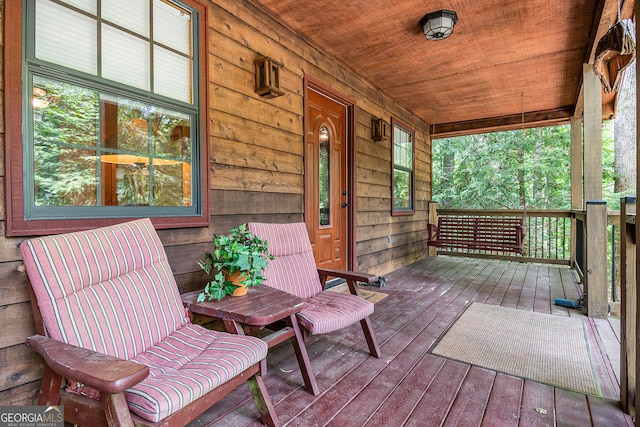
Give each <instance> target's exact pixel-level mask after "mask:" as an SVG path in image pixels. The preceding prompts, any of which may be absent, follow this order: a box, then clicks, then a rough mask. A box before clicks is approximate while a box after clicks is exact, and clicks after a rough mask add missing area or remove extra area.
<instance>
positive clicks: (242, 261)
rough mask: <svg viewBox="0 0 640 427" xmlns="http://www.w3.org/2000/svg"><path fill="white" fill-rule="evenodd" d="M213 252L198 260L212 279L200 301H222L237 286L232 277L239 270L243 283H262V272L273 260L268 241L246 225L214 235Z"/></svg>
mask: <svg viewBox="0 0 640 427" xmlns="http://www.w3.org/2000/svg"><path fill="white" fill-rule="evenodd" d="M213 247H214V250H213V253H212V252H209V251H207V252H205V254H204V258H203V259H202V260H201V261H199V262H198V265H199V266H200V268H202V269H203V270H204V271H205V272H206V273H207V274H209V276H210V277H211V280H210V281H209V282H208V283H207V284H206V286H205V287H204V290H203V291H202V292H201V293H200V295H198V299H197V301H198V302H201V301H205V300H206V301H210V300H213V299H217V300H221V299H222V298H224V297H225V296H226V295H230V294H232V293H233V291H234V290H235V289H236V288H237V286H236V285H234V284H233V283H232V282H231V281H230V280H228V277H229V276H230V275H231V274H233V273H234V272H236V271H240V272H241V276H242V277H243V279H242V280H241V281H240V283H242V284H243V285H245V286H247V287H249V286H260V284H262V282H263V281H264V276H262V272H263V270H264V269H265V268H267V266H268V265H269V260H273V259H274V257H273V255H271V254H269V244H268V242H266V241H264V240H261V239H260V238H258V237H257V236H254V235H253V234H252V233H251V232H250V231H249V230H248V229H247V225H246V224H242V225H240V226H239V227H236V228H233V229H231V230H230V232H229V234H227V235H221V236H219V235H216V234H214V235H213Z"/></svg>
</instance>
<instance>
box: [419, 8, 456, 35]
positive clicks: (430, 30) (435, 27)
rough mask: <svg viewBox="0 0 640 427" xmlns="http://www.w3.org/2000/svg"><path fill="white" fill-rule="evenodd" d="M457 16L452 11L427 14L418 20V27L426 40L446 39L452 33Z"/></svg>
mask: <svg viewBox="0 0 640 427" xmlns="http://www.w3.org/2000/svg"><path fill="white" fill-rule="evenodd" d="M456 22H458V15H457V14H456V13H455V12H454V11H453V10H444V9H443V10H439V11H437V12H431V13H427V14H426V15H424V16H423V17H422V19H421V20H420V26H421V27H422V31H423V32H424V36H425V37H426V38H427V40H442V39H446V38H447V37H449V36H450V35H451V33H453V26H454V25H455V24H456Z"/></svg>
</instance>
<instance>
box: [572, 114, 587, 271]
mask: <svg viewBox="0 0 640 427" xmlns="http://www.w3.org/2000/svg"><path fill="white" fill-rule="evenodd" d="M582 193H583V183H582V117H572V118H571V209H572V210H583V209H584V205H583V201H582ZM577 233H578V231H577V225H576V219H575V218H574V217H572V218H571V254H570V263H571V266H572V267H573V266H575V263H576V251H577V249H576V243H577V242H578V238H577Z"/></svg>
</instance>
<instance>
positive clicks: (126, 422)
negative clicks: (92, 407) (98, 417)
mask: <svg viewBox="0 0 640 427" xmlns="http://www.w3.org/2000/svg"><path fill="white" fill-rule="evenodd" d="M100 400H101V401H102V407H103V408H104V415H105V417H106V418H107V424H108V425H109V427H134V425H133V420H132V419H131V412H129V406H127V401H126V400H125V398H124V393H117V394H109V393H101V394H100Z"/></svg>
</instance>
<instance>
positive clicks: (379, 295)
mask: <svg viewBox="0 0 640 427" xmlns="http://www.w3.org/2000/svg"><path fill="white" fill-rule="evenodd" d="M329 290H330V291H334V292H341V293H343V294H348V293H350V292H349V285H347V283H346V282H345V283H342V284H340V285H337V286H334V287H332V288H329ZM358 292H359V293H360V296H361V297H362V298H364V299H366V300H367V301H370V302H372V303H374V304H375V303H377V302H379V301H382V300H383V299H384V298H386V297H387V294H385V293H384V292H376V291H370V290H368V289H364V288H362V287H359V288H358Z"/></svg>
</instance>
